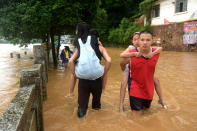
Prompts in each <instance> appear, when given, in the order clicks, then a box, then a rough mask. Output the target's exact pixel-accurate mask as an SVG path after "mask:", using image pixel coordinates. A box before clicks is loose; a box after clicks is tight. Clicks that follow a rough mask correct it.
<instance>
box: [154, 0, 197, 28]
mask: <svg viewBox="0 0 197 131" xmlns="http://www.w3.org/2000/svg"><path fill="white" fill-rule="evenodd" d="M175 3H176V0H161V1H159V2H157V3H155V4H160V16H159V17H156V18H152V21H151V24H152V25H163V24H164V18H165V19H167V20H168V21H169V22H183V21H191V20H197V17H192V15H193V13H194V12H195V11H197V8H196V7H197V0H188V4H187V11H185V12H180V13H175Z"/></svg>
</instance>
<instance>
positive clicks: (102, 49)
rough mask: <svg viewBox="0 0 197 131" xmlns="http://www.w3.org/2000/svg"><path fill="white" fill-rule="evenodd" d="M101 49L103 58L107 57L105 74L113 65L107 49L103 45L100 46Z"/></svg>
mask: <svg viewBox="0 0 197 131" xmlns="http://www.w3.org/2000/svg"><path fill="white" fill-rule="evenodd" d="M99 50H100V52H101V54H102V55H103V58H104V59H105V67H104V75H105V74H106V73H107V72H108V70H109V68H110V66H111V61H112V60H111V57H110V56H109V54H108V53H107V50H106V49H105V48H104V47H103V46H99Z"/></svg>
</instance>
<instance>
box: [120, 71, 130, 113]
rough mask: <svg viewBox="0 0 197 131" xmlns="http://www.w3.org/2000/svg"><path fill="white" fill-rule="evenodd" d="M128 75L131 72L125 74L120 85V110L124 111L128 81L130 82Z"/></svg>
mask: <svg viewBox="0 0 197 131" xmlns="http://www.w3.org/2000/svg"><path fill="white" fill-rule="evenodd" d="M128 76H129V74H128V73H127V74H123V79H122V82H121V87H120V105H119V110H120V112H123V111H124V98H125V92H126V87H127V82H128Z"/></svg>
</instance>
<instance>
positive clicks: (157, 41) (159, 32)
mask: <svg viewBox="0 0 197 131" xmlns="http://www.w3.org/2000/svg"><path fill="white" fill-rule="evenodd" d="M183 28H184V23H176V24H169V25H160V26H152V27H151V32H153V34H154V45H156V46H162V47H163V49H164V50H173V51H197V44H193V45H185V44H183V33H184V32H183V31H184V29H183Z"/></svg>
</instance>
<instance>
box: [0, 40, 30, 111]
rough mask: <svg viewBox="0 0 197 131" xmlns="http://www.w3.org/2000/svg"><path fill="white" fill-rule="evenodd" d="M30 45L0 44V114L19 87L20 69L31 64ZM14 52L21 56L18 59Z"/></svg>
mask: <svg viewBox="0 0 197 131" xmlns="http://www.w3.org/2000/svg"><path fill="white" fill-rule="evenodd" d="M32 47H33V46H32V45H30V46H28V47H27V48H24V47H23V48H19V47H18V46H14V45H11V44H0V84H1V86H0V115H1V114H2V113H3V112H4V111H5V109H6V108H7V106H8V104H9V103H10V101H11V100H12V99H13V97H14V96H15V95H16V92H17V91H18V89H19V79H20V74H21V73H20V71H21V70H22V69H23V68H24V67H29V66H31V65H32V64H33V59H31V58H32V57H33V53H32ZM24 52H27V55H25V54H24ZM10 53H13V58H10ZM16 54H20V56H21V58H20V59H18V58H17V56H16Z"/></svg>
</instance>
